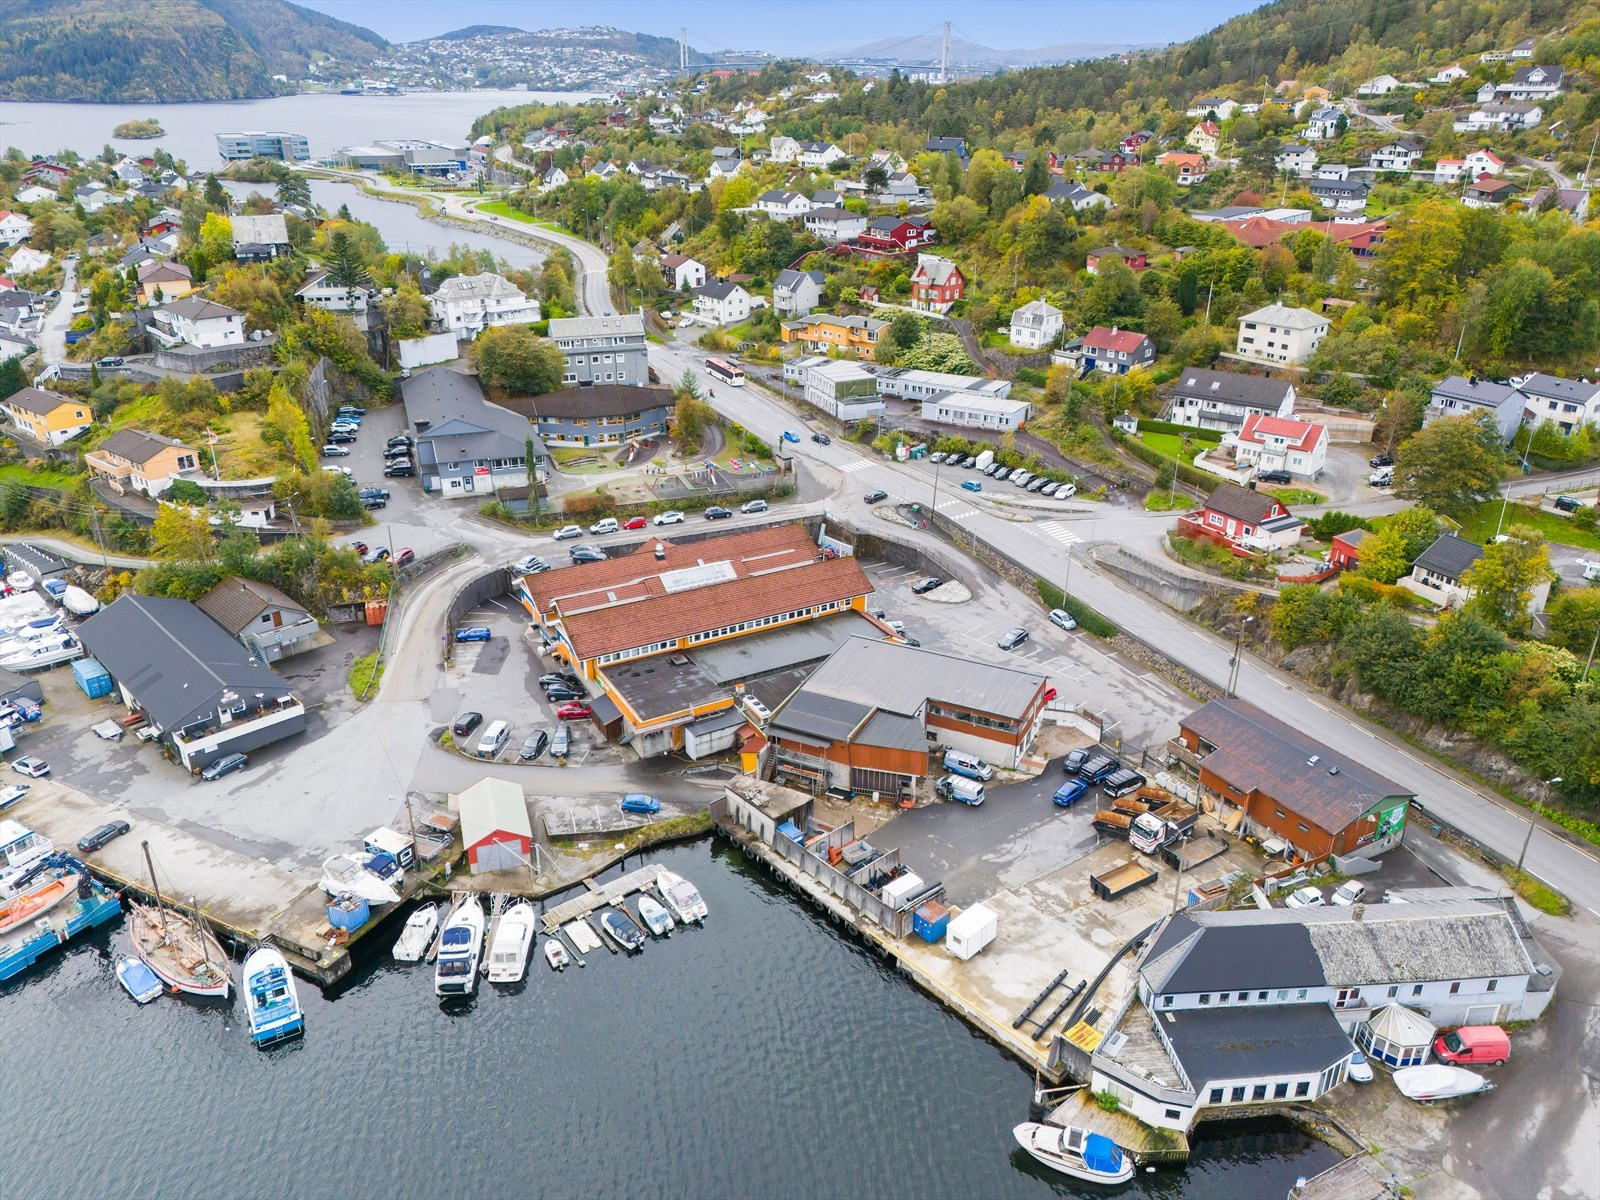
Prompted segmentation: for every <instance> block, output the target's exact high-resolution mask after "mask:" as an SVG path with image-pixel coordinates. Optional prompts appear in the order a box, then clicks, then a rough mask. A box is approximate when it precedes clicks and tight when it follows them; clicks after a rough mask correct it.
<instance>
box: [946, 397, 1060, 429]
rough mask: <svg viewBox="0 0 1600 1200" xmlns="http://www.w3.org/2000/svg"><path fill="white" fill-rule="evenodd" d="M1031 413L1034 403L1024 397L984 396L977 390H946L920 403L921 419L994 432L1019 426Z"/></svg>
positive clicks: (1020, 426) (1025, 421) (1018, 427)
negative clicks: (1014, 398) (1023, 398)
mask: <svg viewBox="0 0 1600 1200" xmlns="http://www.w3.org/2000/svg"><path fill="white" fill-rule="evenodd" d="M1032 415H1033V406H1032V405H1031V404H1029V403H1028V402H1027V401H1026V400H1011V399H1006V398H1003V397H1000V396H986V395H983V394H982V393H980V392H946V393H945V394H944V395H942V396H931V397H929V398H928V399H926V400H924V401H923V402H922V419H923V420H924V421H928V422H930V423H931V424H934V425H958V426H961V427H962V428H964V429H983V430H989V431H992V432H995V433H1011V432H1013V431H1015V430H1018V429H1021V428H1022V427H1023V425H1024V424H1026V423H1027V420H1028V418H1029V417H1030V416H1032Z"/></svg>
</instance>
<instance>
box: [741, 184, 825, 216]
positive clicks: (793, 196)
mask: <svg viewBox="0 0 1600 1200" xmlns="http://www.w3.org/2000/svg"><path fill="white" fill-rule="evenodd" d="M754 207H755V210H756V211H757V212H760V213H766V214H767V216H769V217H771V218H772V219H773V220H775V221H792V220H794V219H795V218H796V217H804V216H805V215H806V214H807V213H808V212H810V211H811V201H809V200H807V199H806V198H805V197H804V196H802V195H801V194H800V193H799V192H791V191H787V190H785V189H783V188H773V189H771V190H770V191H765V192H762V193H761V194H760V195H759V196H757V197H756V202H755V206H754Z"/></svg>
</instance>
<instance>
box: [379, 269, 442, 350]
mask: <svg viewBox="0 0 1600 1200" xmlns="http://www.w3.org/2000/svg"><path fill="white" fill-rule="evenodd" d="M378 308H379V310H380V311H381V312H382V313H383V316H384V320H386V321H388V322H389V333H390V336H392V337H397V338H414V337H421V336H422V335H423V334H424V333H426V332H427V331H428V318H429V317H430V316H431V315H432V313H431V310H430V309H429V308H428V302H427V300H425V299H423V296H422V292H421V291H420V290H419V289H418V288H417V285H416V283H415V281H413V280H412V278H411V276H409V275H402V276H401V277H400V283H399V285H398V286H397V287H396V288H395V290H394V295H392V296H385V297H383V298H382V299H381V300H379V301H378Z"/></svg>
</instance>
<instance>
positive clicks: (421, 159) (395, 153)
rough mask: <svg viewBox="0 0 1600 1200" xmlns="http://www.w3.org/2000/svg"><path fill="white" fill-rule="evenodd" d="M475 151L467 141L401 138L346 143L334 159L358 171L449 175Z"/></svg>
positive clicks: (467, 160)
mask: <svg viewBox="0 0 1600 1200" xmlns="http://www.w3.org/2000/svg"><path fill="white" fill-rule="evenodd" d="M523 144H524V145H526V144H527V143H526V142H524V143H523ZM473 154H474V150H473V147H472V146H469V145H467V144H466V143H464V142H432V141H428V140H426V139H424V138H400V139H395V140H392V141H377V142H373V143H372V144H371V145H370V146H346V147H345V148H344V149H342V150H335V151H334V152H333V161H334V162H335V163H337V164H338V165H339V166H342V167H348V168H349V169H351V170H354V171H394V172H397V173H400V174H404V173H405V172H407V171H409V172H411V173H412V174H414V175H449V174H450V173H452V172H454V171H465V170H466V169H467V167H468V165H469V164H470V163H471V161H472V158H473Z"/></svg>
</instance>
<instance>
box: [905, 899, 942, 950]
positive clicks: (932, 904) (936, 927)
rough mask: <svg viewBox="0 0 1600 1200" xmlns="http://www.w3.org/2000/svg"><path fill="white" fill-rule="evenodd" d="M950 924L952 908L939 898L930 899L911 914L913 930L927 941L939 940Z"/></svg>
mask: <svg viewBox="0 0 1600 1200" xmlns="http://www.w3.org/2000/svg"><path fill="white" fill-rule="evenodd" d="M949 924H950V910H949V909H948V908H946V907H945V906H944V905H942V904H940V903H939V902H938V901H937V900H929V901H928V902H927V903H926V904H923V905H921V906H919V907H918V908H917V911H916V912H915V913H913V914H912V915H911V930H912V932H913V933H915V934H916V935H917V936H918V937H919V938H921V939H922V940H923V941H925V942H937V941H938V940H939V939H940V938H942V937H943V936H944V931H945V929H946V928H947V927H948V926H949Z"/></svg>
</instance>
